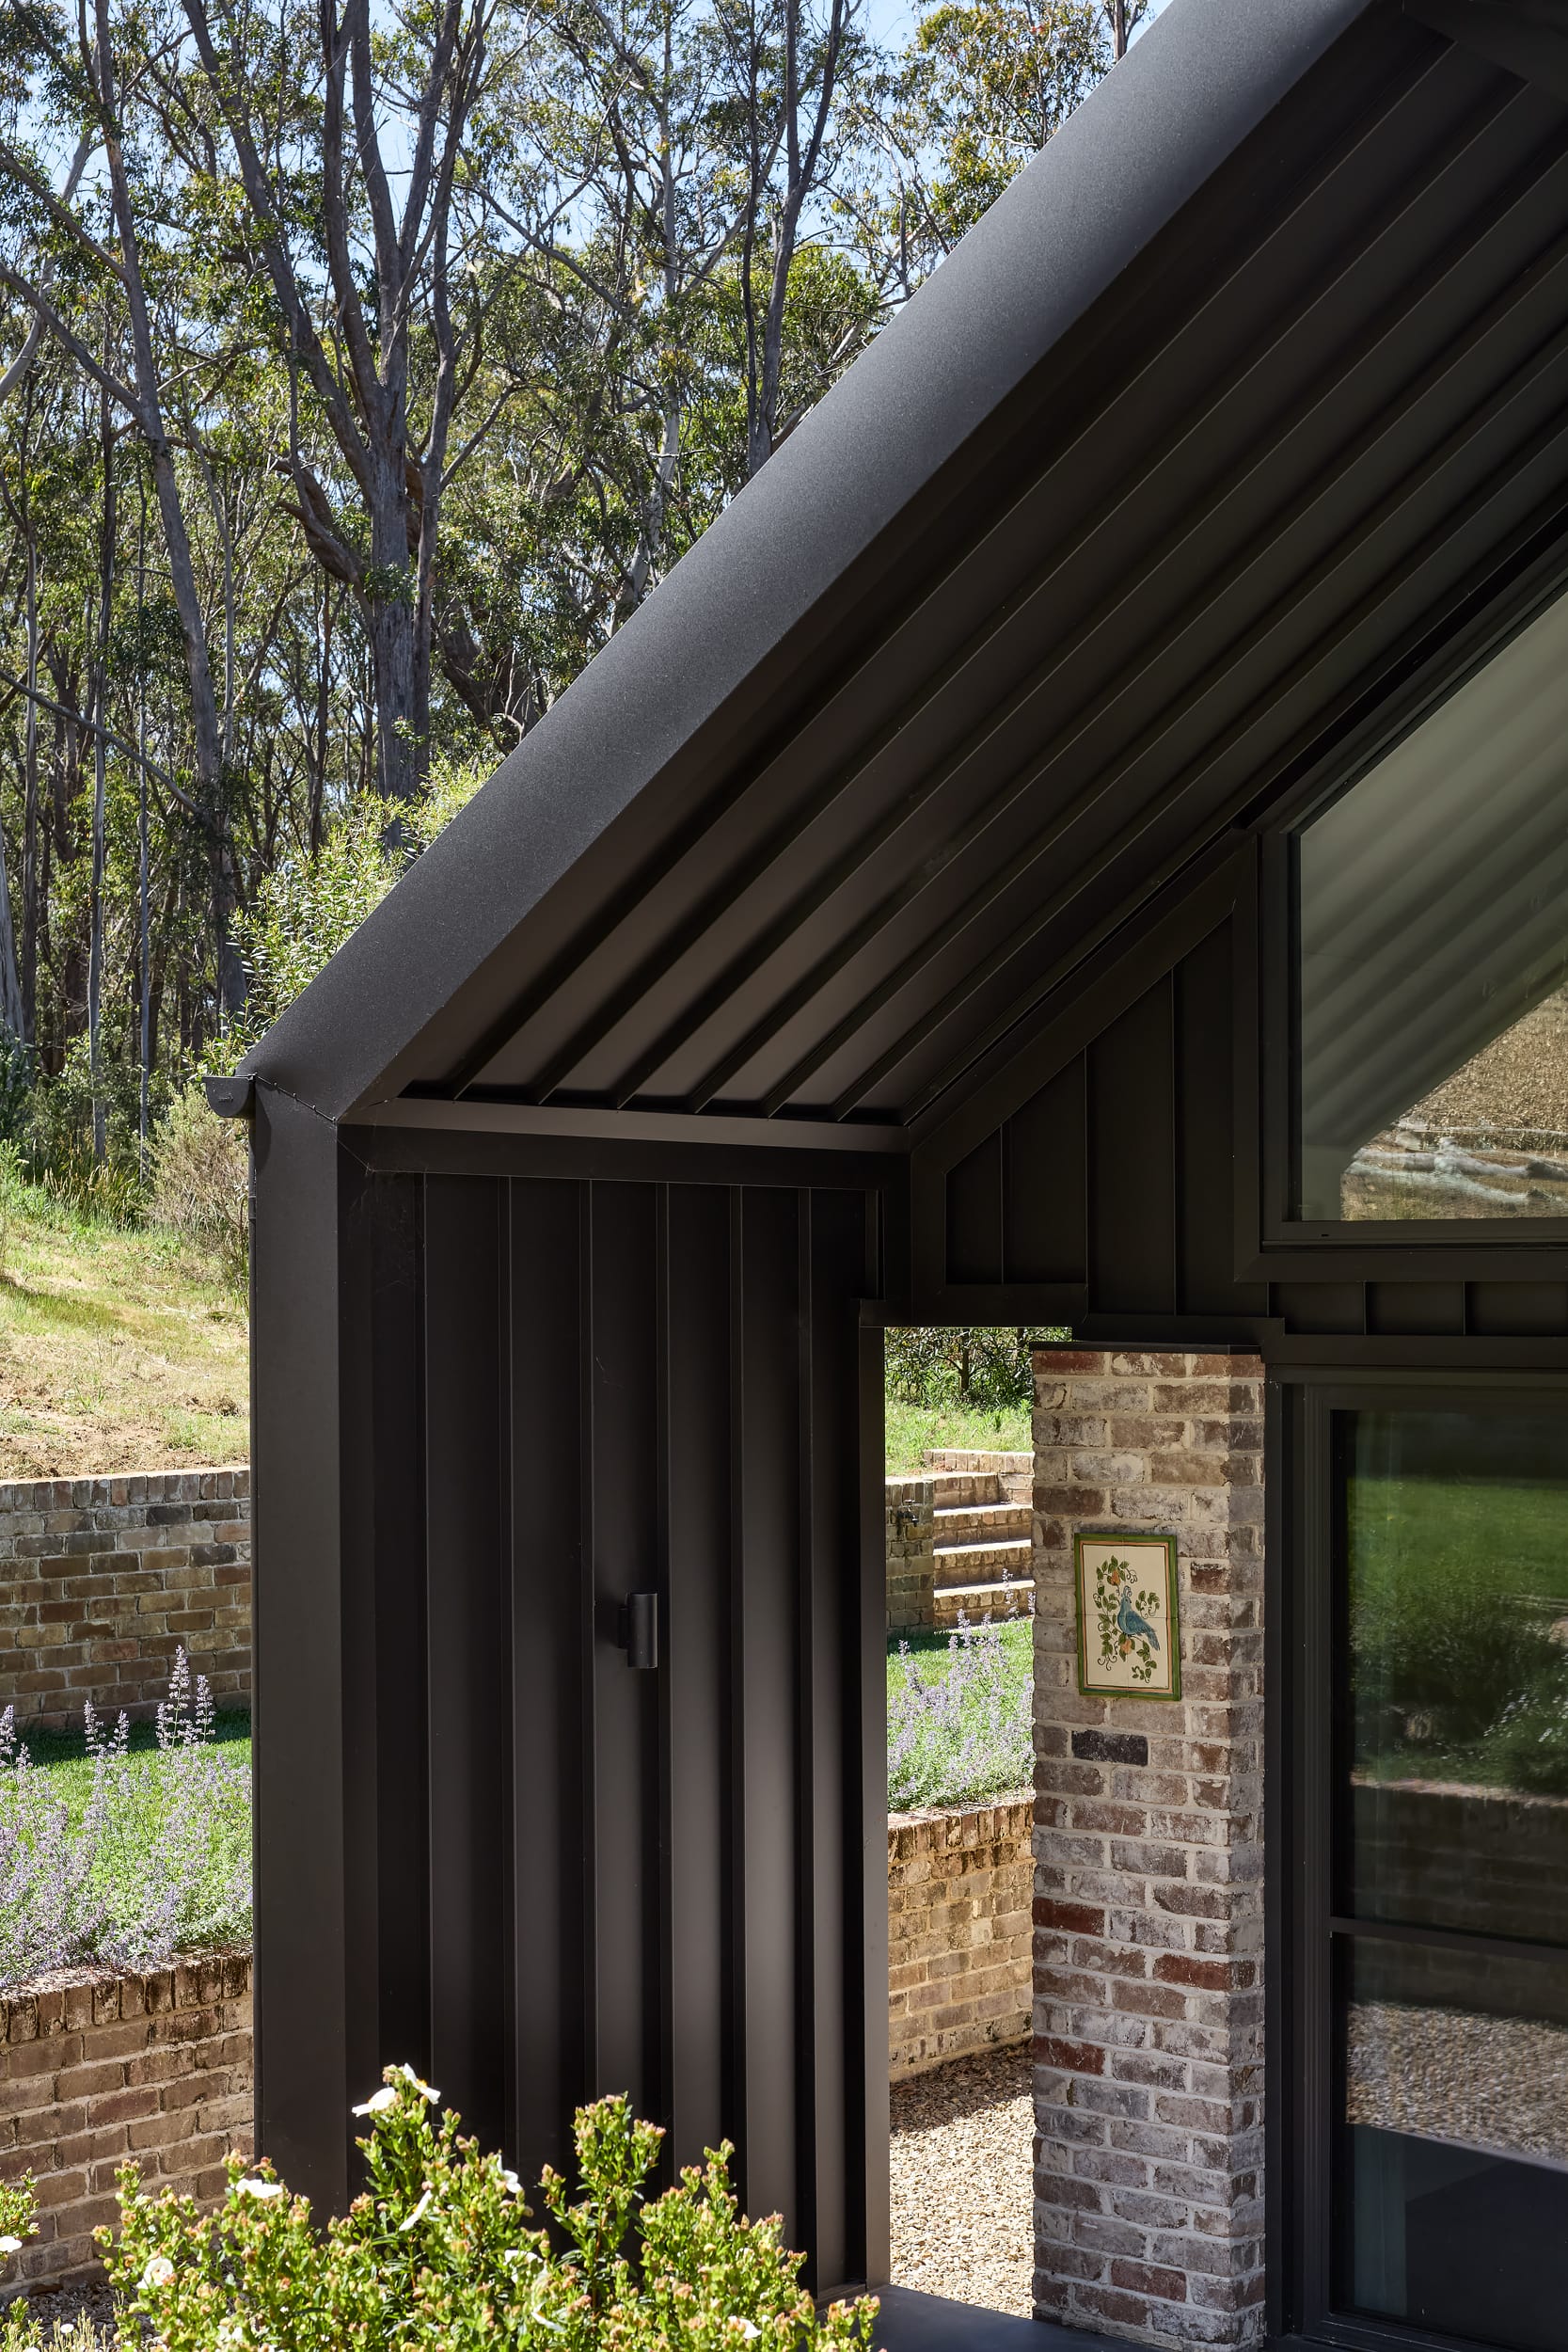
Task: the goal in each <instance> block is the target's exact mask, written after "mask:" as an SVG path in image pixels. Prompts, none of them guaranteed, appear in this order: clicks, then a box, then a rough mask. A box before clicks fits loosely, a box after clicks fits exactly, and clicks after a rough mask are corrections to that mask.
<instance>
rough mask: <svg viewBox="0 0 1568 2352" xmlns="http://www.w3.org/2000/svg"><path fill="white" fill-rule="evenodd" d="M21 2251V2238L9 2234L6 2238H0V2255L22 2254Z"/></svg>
mask: <svg viewBox="0 0 1568 2352" xmlns="http://www.w3.org/2000/svg"><path fill="white" fill-rule="evenodd" d="M21 2251H22V2240H21V2239H20V2238H19V2237H12V2236H11V2235H10V2234H9V2233H7V2235H6V2236H4V2237H0V2254H20V2253H21Z"/></svg>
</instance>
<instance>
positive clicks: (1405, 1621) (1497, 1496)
mask: <svg viewBox="0 0 1568 2352" xmlns="http://www.w3.org/2000/svg"><path fill="white" fill-rule="evenodd" d="M1333 1454H1334V1464H1335V1487H1336V1502H1337V1513H1338V1540H1337V1543H1336V1547H1335V1558H1336V1573H1335V1584H1336V1592H1335V1601H1336V1615H1337V1619H1338V1634H1337V1637H1336V1644H1335V1647H1336V1655H1337V1670H1336V1680H1337V1684H1338V1692H1337V1708H1336V1712H1337V1719H1338V1736H1337V1741H1336V1749H1337V1754H1336V1763H1335V1784H1336V1786H1335V1817H1336V1836H1335V1837H1334V1841H1333V1845H1334V1869H1333V1878H1334V1890H1333V1896H1332V1904H1333V1911H1334V1914H1335V1924H1334V1927H1333V1931H1332V1943H1333V1947H1334V1969H1333V1988H1334V2049H1335V2054H1336V2084H1337V2088H1336V2092H1335V2098H1336V2129H1337V2134H1338V2143H1339V2160H1338V2162H1337V2164H1336V2165H1335V2168H1334V2171H1335V2183H1336V2195H1335V2200H1334V2209H1333V2217H1332V2225H1331V2226H1332V2235H1333V2242H1334V2244H1333V2268H1334V2274H1335V2285H1334V2294H1335V2299H1336V2300H1337V2301H1338V2303H1339V2304H1340V2306H1341V2308H1345V2307H1348V2308H1350V2309H1353V2310H1356V2311H1360V2312H1366V2313H1369V2314H1373V2315H1377V2316H1381V2317H1385V2318H1390V2319H1394V2320H1399V2321H1403V2322H1405V2323H1407V2324H1409V2325H1413V2326H1418V2327H1421V2328H1428V2329H1432V2330H1433V2331H1435V2332H1438V2333H1441V2334H1444V2335H1449V2336H1459V2337H1467V2338H1473V2339H1475V2340H1476V2341H1478V2342H1480V2343H1483V2344H1496V2345H1503V2346H1507V2347H1510V2352H1559V2347H1560V2346H1561V2344H1563V2343H1564V2342H1565V2341H1568V2322H1565V2319H1564V2313H1565V2312H1568V1412H1563V1413H1554V1412H1550V1411H1547V1410H1533V1409H1532V1410H1527V1411H1524V1412H1517V1411H1508V1410H1483V1409H1477V1410H1475V1411H1471V1412H1459V1411H1418V1410H1408V1409H1406V1410H1391V1411H1386V1412H1384V1411H1361V1412H1344V1413H1338V1414H1336V1416H1335V1417H1334V1446H1333Z"/></svg>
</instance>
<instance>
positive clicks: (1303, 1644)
mask: <svg viewBox="0 0 1568 2352" xmlns="http://www.w3.org/2000/svg"><path fill="white" fill-rule="evenodd" d="M1554 1353H1555V1355H1556V1359H1557V1360H1556V1362H1555V1363H1554V1364H1553V1365H1552V1366H1551V1367H1550V1368H1547V1367H1545V1366H1543V1367H1542V1368H1541V1369H1539V1370H1537V1369H1533V1368H1532V1369H1528V1370H1526V1369H1522V1368H1517V1367H1515V1368H1510V1369H1500V1368H1499V1369H1489V1368H1486V1367H1485V1366H1478V1367H1477V1368H1476V1369H1474V1370H1470V1369H1466V1370H1465V1371H1463V1372H1455V1371H1437V1370H1433V1371H1432V1372H1424V1371H1422V1370H1420V1369H1418V1368H1417V1367H1415V1366H1413V1365H1411V1364H1408V1363H1406V1364H1402V1365H1398V1366H1382V1365H1378V1364H1376V1363H1374V1362H1371V1361H1369V1360H1367V1359H1366V1358H1365V1357H1364V1356H1362V1355H1361V1354H1360V1352H1359V1351H1358V1350H1356V1349H1355V1348H1354V1343H1352V1344H1351V1345H1350V1346H1347V1347H1346V1348H1345V1349H1344V1351H1343V1353H1342V1355H1341V1357H1340V1359H1339V1361H1338V1363H1336V1364H1335V1365H1333V1366H1332V1367H1329V1366H1324V1367H1321V1368H1312V1369H1310V1370H1308V1369H1307V1368H1296V1367H1279V1368H1276V1369H1275V1373H1274V1375H1272V1376H1271V1381H1270V1400H1269V1417H1270V1427H1269V1447H1270V1452H1269V1488H1268V1528H1267V1559H1268V1564H1269V1565H1268V1571H1267V1582H1266V1592H1265V1624H1266V1683H1267V1688H1268V1691H1269V1694H1270V1698H1269V1708H1268V1718H1267V1725H1266V1750H1267V1753H1266V1771H1267V1787H1266V1797H1265V1851H1266V1853H1267V1856H1268V1862H1267V1881H1266V1884H1267V1903H1266V1921H1265V1947H1266V1948H1265V1968H1266V1987H1267V1992H1266V2009H1267V2022H1266V2037H1267V2052H1268V2058H1267V2094H1266V2102H1265V2105H1266V2114H1267V2127H1266V2128H1267V2157H1266V2161H1267V2177H1268V2182H1269V2188H1268V2222H1267V2230H1268V2273H1269V2282H1270V2292H1269V2341H1270V2343H1271V2344H1275V2343H1277V2344H1280V2345H1297V2344H1300V2345H1308V2344H1319V2345H1321V2344H1331V2345H1335V2346H1342V2347H1344V2352H1485V2347H1478V2345H1477V2344H1476V2342H1475V2340H1474V2339H1473V2338H1468V2337H1458V2336H1445V2335H1439V2334H1436V2333H1433V2332H1432V2331H1430V2330H1428V2329H1424V2328H1419V2327H1417V2326H1413V2325H1411V2324H1410V2323H1409V2322H1406V2321H1403V2320H1394V2319H1386V2320H1385V2319H1377V2318H1374V2317H1371V2316H1370V2315H1367V2314H1363V2313H1355V2312H1347V2311H1343V2310H1340V2309H1338V2308H1337V2307H1336V2303H1335V2298H1334V2293H1333V2267H1332V2265H1333V2246H1332V2236H1331V2232H1332V2223H1333V2194H1334V2153H1335V2135H1336V2122H1335V2118H1336V2112H1337V2107H1336V2101H1337V2097H1338V2094H1339V2093H1340V2091H1341V2090H1342V2083H1341V2079H1340V2074H1339V2063H1338V2051H1337V2045H1336V2036H1335V2023H1336V2009H1335V1969H1336V1964H1337V1958H1338V1954H1339V1953H1341V1952H1345V1951H1348V1950H1349V1949H1351V1948H1352V1947H1353V1946H1354V1941H1355V1938H1356V1936H1360V1937H1363V1938H1375V1939H1378V1940H1383V1941H1389V1942H1402V1943H1406V1944H1425V1945H1427V1946H1436V1945H1445V1946H1448V1947H1450V1948H1452V1947H1463V1948H1464V1949H1465V1950H1467V1951H1472V1952H1474V1953H1476V1954H1477V1955H1478V1957H1488V1956H1496V1957H1497V1958H1527V1957H1528V1958H1529V1959H1531V1960H1534V1961H1536V1962H1537V1963H1542V1964H1549V1959H1550V1957H1551V1956H1552V1954H1553V1953H1554V1952H1555V1950H1556V1947H1544V1946H1540V1945H1537V1946H1533V1947H1532V1946H1530V1945H1528V1944H1527V1943H1525V1942H1523V1941H1521V1940H1519V1939H1514V1938H1509V1937H1493V1936H1484V1935H1479V1934H1472V1933H1468V1932H1465V1931H1458V1930H1444V1929H1436V1928H1420V1927H1417V1926H1414V1925H1407V1924H1406V1923H1403V1922H1395V1921H1368V1920H1363V1921H1359V1922H1355V1923H1354V1933H1353V1932H1352V1931H1351V1926H1352V1923H1351V1922H1350V1921H1349V1920H1347V1919H1345V1918H1344V1917H1342V1915H1340V1914H1339V1913H1338V1910H1337V1909H1336V1907H1335V1899H1336V1892H1337V1880H1338V1875H1339V1874H1338V1871H1337V1868H1336V1864H1337V1861H1338V1845H1339V1842H1340V1841H1341V1839H1342V1837H1343V1835H1344V1828H1343V1816H1342V1809H1341V1808H1340V1806H1339V1791H1338V1778H1337V1767H1338V1762H1339V1760H1340V1759H1341V1757H1342V1755H1343V1713H1342V1708H1341V1706H1340V1693H1339V1692H1338V1687H1337V1641H1338V1613H1339V1611H1338V1603H1339V1594H1338V1525H1337V1519H1338V1507H1337V1495H1336V1486H1335V1457H1334V1435H1333V1424H1334V1417H1335V1416H1336V1415H1337V1414H1345V1413H1352V1412H1365V1411H1378V1412H1387V1411H1391V1410H1400V1409H1414V1410H1426V1411H1431V1412H1437V1411H1477V1410H1490V1411H1498V1412H1505V1411H1507V1410H1509V1409H1510V1408H1511V1407H1518V1406H1541V1405H1542V1404H1544V1403H1548V1402H1550V1403H1555V1404H1556V1405H1558V1406H1560V1407H1561V1409H1562V1410H1563V1411H1564V1412H1565V1413H1568V1346H1562V1347H1560V1348H1559V1349H1557V1350H1556V1351H1554Z"/></svg>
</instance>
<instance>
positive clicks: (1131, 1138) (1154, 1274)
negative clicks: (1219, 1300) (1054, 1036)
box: [1089, 976, 1176, 1314]
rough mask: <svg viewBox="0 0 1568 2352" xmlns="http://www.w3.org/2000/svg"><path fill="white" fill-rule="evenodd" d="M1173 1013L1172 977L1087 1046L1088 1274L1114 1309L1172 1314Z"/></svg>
mask: <svg viewBox="0 0 1568 2352" xmlns="http://www.w3.org/2000/svg"><path fill="white" fill-rule="evenodd" d="M1171 1013H1172V1005H1171V983H1170V979H1169V977H1168V976H1167V977H1166V978H1164V979H1163V980H1161V981H1159V982H1158V983H1157V984H1156V985H1155V986H1154V987H1153V988H1151V989H1150V990H1149V991H1148V993H1147V995H1144V996H1141V997H1140V998H1139V1000H1138V1002H1137V1003H1136V1004H1135V1005H1133V1006H1132V1008H1131V1009H1129V1010H1128V1011H1127V1012H1125V1013H1123V1014H1122V1016H1121V1018H1120V1020H1119V1021H1117V1022H1115V1023H1114V1024H1113V1025H1112V1026H1111V1027H1110V1028H1108V1029H1106V1030H1105V1031H1103V1032H1102V1034H1101V1036H1100V1037H1098V1038H1097V1039H1096V1040H1095V1041H1094V1044H1093V1046H1092V1047H1091V1049H1090V1053H1089V1142H1090V1152H1091V1154H1092V1159H1093V1167H1094V1176H1095V1186H1094V1207H1093V1222H1092V1226H1091V1246H1090V1279H1091V1282H1092V1284H1093V1289H1094V1295H1095V1298H1096V1301H1097V1303H1098V1304H1099V1305H1100V1306H1101V1308H1103V1309H1104V1310H1106V1311H1109V1312H1112V1313H1116V1312H1127V1311H1131V1312H1132V1313H1134V1314H1136V1313H1143V1314H1148V1313H1150V1312H1153V1313H1157V1314H1173V1313H1175V1311H1176V1169H1175V1161H1176V1103H1175V1093H1174V1073H1173V1071H1172V1067H1171Z"/></svg>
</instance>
